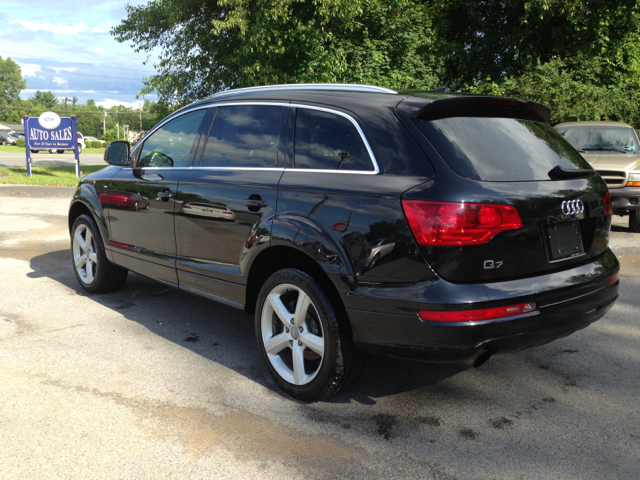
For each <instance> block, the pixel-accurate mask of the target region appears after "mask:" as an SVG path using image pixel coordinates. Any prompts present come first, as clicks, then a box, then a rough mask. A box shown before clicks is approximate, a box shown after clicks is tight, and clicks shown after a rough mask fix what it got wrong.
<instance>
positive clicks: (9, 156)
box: [0, 151, 106, 167]
mask: <svg viewBox="0 0 640 480" xmlns="http://www.w3.org/2000/svg"><path fill="white" fill-rule="evenodd" d="M75 164H76V160H75V157H74V155H73V153H70V152H65V153H49V152H44V151H42V152H38V153H32V154H31V165H32V166H34V167H38V166H48V165H69V166H73V165H75ZM80 165H106V163H105V162H104V155H103V154H101V153H81V154H80ZM26 166H27V156H26V153H25V152H0V167H26Z"/></svg>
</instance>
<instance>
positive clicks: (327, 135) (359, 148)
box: [294, 108, 374, 171]
mask: <svg viewBox="0 0 640 480" xmlns="http://www.w3.org/2000/svg"><path fill="white" fill-rule="evenodd" d="M294 156H295V168H299V169H303V168H304V169H316V170H357V171H373V170H374V166H373V163H372V161H371V156H370V155H369V152H368V150H367V148H366V147H365V145H364V142H363V141H362V137H361V136H360V133H359V132H358V130H357V129H356V127H355V126H354V125H353V123H351V121H350V120H348V119H347V118H345V117H342V116H339V115H336V114H333V113H329V112H322V111H318V110H311V109H305V108H298V109H297V114H296V130H295V141H294Z"/></svg>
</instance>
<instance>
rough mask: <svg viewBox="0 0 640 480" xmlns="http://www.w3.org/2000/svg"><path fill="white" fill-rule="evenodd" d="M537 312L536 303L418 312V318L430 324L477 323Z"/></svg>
mask: <svg viewBox="0 0 640 480" xmlns="http://www.w3.org/2000/svg"><path fill="white" fill-rule="evenodd" d="M537 310H538V304H537V303H536V302H527V303H519V304H517V305H508V306H506V307H492V308H479V309H476V310H448V311H443V310H419V311H418V316H419V317H420V318H421V319H422V320H426V321H430V322H479V321H482V320H493V319H495V318H506V317H513V316H515V315H522V314H523V313H531V312H535V311H537Z"/></svg>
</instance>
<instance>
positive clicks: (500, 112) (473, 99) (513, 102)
mask: <svg viewBox="0 0 640 480" xmlns="http://www.w3.org/2000/svg"><path fill="white" fill-rule="evenodd" d="M449 117H499V118H516V119H519V120H533V121H537V122H545V123H549V118H550V110H549V109H548V108H547V107H545V106H544V105H540V104H539V103H535V102H528V101H526V100H520V99H516V98H506V97H490V96H480V95H478V96H455V97H453V96H452V97H446V98H442V99H438V100H434V101H432V102H430V103H428V104H427V105H425V106H423V107H422V108H420V110H419V111H418V112H417V113H415V114H414V115H413V116H411V119H412V120H439V119H441V118H449Z"/></svg>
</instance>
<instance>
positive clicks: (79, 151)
mask: <svg viewBox="0 0 640 480" xmlns="http://www.w3.org/2000/svg"><path fill="white" fill-rule="evenodd" d="M81 153H82V145H80V144H78V155H80V154H81Z"/></svg>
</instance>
